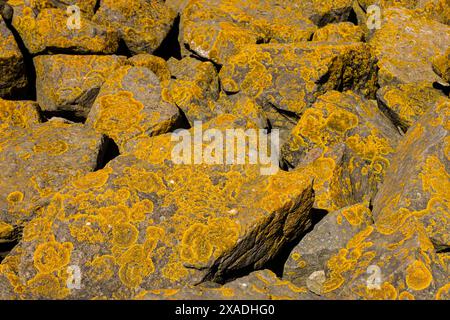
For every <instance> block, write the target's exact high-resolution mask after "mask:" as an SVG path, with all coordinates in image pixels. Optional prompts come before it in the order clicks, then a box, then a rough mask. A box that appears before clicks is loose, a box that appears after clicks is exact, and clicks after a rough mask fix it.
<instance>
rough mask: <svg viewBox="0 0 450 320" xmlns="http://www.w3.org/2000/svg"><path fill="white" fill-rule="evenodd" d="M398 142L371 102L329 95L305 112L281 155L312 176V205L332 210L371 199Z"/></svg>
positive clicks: (358, 98) (338, 93)
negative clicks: (314, 195) (313, 199)
mask: <svg viewBox="0 0 450 320" xmlns="http://www.w3.org/2000/svg"><path fill="white" fill-rule="evenodd" d="M399 138H400V134H399V133H398V131H397V129H396V128H395V127H394V126H393V124H392V123H391V122H390V121H389V120H388V119H387V118H386V117H385V116H384V115H383V113H382V112H381V111H380V110H379V109H378V107H377V105H376V103H375V102H373V101H368V100H365V99H363V98H361V97H359V96H358V95H356V94H354V93H352V92H345V93H340V92H337V91H330V92H327V93H326V94H324V95H322V96H321V97H320V98H318V100H317V101H316V103H314V104H313V106H312V107H311V108H308V109H306V110H305V112H304V113H303V115H302V117H301V118H300V120H299V122H298V123H297V125H296V127H295V128H294V129H293V130H292V134H291V138H290V139H289V141H288V142H287V143H285V145H283V146H282V148H281V156H282V161H283V162H284V163H285V164H286V165H287V166H288V167H291V168H296V169H295V170H300V171H305V172H309V173H310V174H311V175H312V176H313V177H314V178H315V179H314V190H315V193H316V202H315V207H316V208H318V209H324V210H328V211H334V210H337V209H339V208H342V207H344V206H348V205H352V204H355V203H358V202H362V201H370V200H371V199H372V198H373V197H374V195H375V193H376V191H377V189H378V186H379V184H380V183H381V182H382V181H383V178H384V176H385V171H386V169H387V167H389V163H390V160H391V158H392V155H393V153H394V151H395V147H396V145H397V143H398V140H399Z"/></svg>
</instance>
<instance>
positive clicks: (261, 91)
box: [219, 42, 376, 114]
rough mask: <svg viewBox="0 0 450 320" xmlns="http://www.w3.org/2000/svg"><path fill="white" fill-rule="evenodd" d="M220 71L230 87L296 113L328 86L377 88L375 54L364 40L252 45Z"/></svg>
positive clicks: (368, 91)
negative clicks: (341, 42)
mask: <svg viewBox="0 0 450 320" xmlns="http://www.w3.org/2000/svg"><path fill="white" fill-rule="evenodd" d="M219 75H220V79H221V83H222V87H223V89H224V90H225V91H226V92H229V93H235V92H244V93H245V94H247V95H248V96H249V97H252V98H255V99H256V101H257V102H258V103H259V104H261V105H262V106H265V105H267V106H274V107H276V108H278V109H281V110H284V111H288V112H292V113H296V114H301V113H302V112H303V111H304V110H305V108H306V107H308V106H310V105H311V104H312V103H313V102H314V101H315V100H316V98H317V97H318V96H319V95H321V94H323V93H325V92H326V91H328V90H334V89H342V90H350V89H352V90H354V91H357V92H362V93H363V94H365V95H367V96H374V94H375V90H376V89H375V83H376V72H375V60H374V59H373V58H372V57H371V54H370V51H369V50H368V47H367V46H366V45H365V44H363V43H350V44H336V45H333V44H323V43H317V42H312V43H308V44H289V45H281V44H267V45H252V46H247V47H245V48H244V49H243V50H242V51H241V52H240V53H239V54H237V55H235V56H233V57H232V58H230V60H229V62H228V63H227V64H226V65H224V67H223V68H222V69H221V71H220V74H219Z"/></svg>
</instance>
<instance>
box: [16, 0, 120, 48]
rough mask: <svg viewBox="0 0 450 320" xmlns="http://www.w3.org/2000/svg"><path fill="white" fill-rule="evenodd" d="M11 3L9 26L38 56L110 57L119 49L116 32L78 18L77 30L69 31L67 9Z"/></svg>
mask: <svg viewBox="0 0 450 320" xmlns="http://www.w3.org/2000/svg"><path fill="white" fill-rule="evenodd" d="M26 2H27V1H25V0H18V1H17V2H14V3H13V5H12V7H13V9H14V16H13V19H12V25H13V27H14V28H15V29H16V30H17V32H18V33H19V35H20V37H21V39H22V40H23V42H24V44H25V46H26V48H27V49H28V51H29V52H30V53H31V54H33V55H35V54H41V53H83V54H85V53H90V54H97V53H98V54H113V53H115V52H116V51H117V49H118V46H119V41H118V40H119V39H118V35H117V33H116V31H114V30H112V29H106V28H104V27H101V26H99V25H97V24H95V23H93V22H91V21H90V20H89V19H87V18H85V17H84V16H83V15H81V18H80V28H79V29H77V28H74V29H69V27H68V23H69V22H70V21H69V20H68V19H69V16H68V15H67V13H66V10H63V9H58V8H53V7H46V6H44V7H42V8H39V7H34V6H29V5H26V4H25V3H26Z"/></svg>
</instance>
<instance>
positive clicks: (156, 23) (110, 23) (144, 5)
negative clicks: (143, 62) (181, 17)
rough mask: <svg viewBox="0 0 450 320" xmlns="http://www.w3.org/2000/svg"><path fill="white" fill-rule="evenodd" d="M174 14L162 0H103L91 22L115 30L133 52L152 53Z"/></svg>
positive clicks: (171, 23)
mask: <svg viewBox="0 0 450 320" xmlns="http://www.w3.org/2000/svg"><path fill="white" fill-rule="evenodd" d="M176 15H177V14H176V13H175V11H174V10H172V9H171V8H170V7H168V6H166V5H165V3H164V1H161V0H149V1H146V0H131V1H128V0H120V1H117V0H105V1H102V2H101V4H100V8H99V10H98V11H97V12H96V14H95V16H94V18H93V21H95V22H97V23H99V24H101V25H104V26H106V27H109V28H113V29H115V30H118V32H119V34H120V37H121V39H122V40H124V41H125V44H126V46H127V47H128V49H129V50H130V51H131V52H132V53H133V54H138V53H153V52H154V51H155V50H156V49H157V48H158V47H159V46H160V44H161V43H162V41H163V40H164V38H165V37H166V36H167V34H168V33H169V31H170V29H171V28H172V25H173V23H174V20H175V18H176Z"/></svg>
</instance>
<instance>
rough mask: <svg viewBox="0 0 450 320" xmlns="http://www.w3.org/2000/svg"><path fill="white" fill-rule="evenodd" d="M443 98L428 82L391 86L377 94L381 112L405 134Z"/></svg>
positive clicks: (383, 88)
mask: <svg viewBox="0 0 450 320" xmlns="http://www.w3.org/2000/svg"><path fill="white" fill-rule="evenodd" d="M442 97H445V96H444V94H443V93H442V92H440V91H438V90H436V89H434V88H433V86H432V85H431V84H430V83H427V82H425V83H407V84H400V85H390V86H385V87H382V88H381V89H380V90H378V92H377V100H378V105H379V106H380V108H381V110H382V111H383V112H384V113H385V114H386V116H388V117H389V118H390V119H391V121H392V123H394V124H395V125H396V126H397V127H399V128H400V129H401V130H402V131H403V132H406V131H407V130H408V128H409V127H410V126H411V125H412V124H413V123H414V122H416V121H417V120H418V119H419V118H420V117H421V116H422V115H423V114H424V113H426V111H428V109H430V108H432V107H433V106H434V105H435V104H436V103H437V102H438V101H439V100H440V99H441V98H442Z"/></svg>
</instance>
